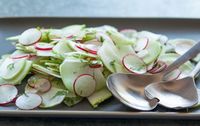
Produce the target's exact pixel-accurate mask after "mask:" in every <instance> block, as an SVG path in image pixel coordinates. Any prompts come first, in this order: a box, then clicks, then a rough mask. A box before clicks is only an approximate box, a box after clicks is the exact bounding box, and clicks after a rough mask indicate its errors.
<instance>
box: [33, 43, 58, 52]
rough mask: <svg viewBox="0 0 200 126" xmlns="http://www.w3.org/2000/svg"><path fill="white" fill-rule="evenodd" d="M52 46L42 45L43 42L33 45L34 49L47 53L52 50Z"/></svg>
mask: <svg viewBox="0 0 200 126" xmlns="http://www.w3.org/2000/svg"><path fill="white" fill-rule="evenodd" d="M53 47H54V46H53V45H52V44H49V43H43V42H38V43H36V44H35V49H37V50H41V51H49V50H52V49H53Z"/></svg>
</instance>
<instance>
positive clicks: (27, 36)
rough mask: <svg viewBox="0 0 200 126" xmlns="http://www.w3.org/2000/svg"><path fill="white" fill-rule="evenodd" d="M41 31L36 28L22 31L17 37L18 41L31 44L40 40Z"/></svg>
mask: <svg viewBox="0 0 200 126" xmlns="http://www.w3.org/2000/svg"><path fill="white" fill-rule="evenodd" d="M41 36H42V33H41V31H39V30H38V29H36V28H30V29H27V30H26V31H24V32H23V33H22V34H21V35H20V37H19V43H21V44H22V45H32V44H34V43H36V42H38V41H39V40H40V38H41Z"/></svg>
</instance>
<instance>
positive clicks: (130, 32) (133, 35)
mask: <svg viewBox="0 0 200 126" xmlns="http://www.w3.org/2000/svg"><path fill="white" fill-rule="evenodd" d="M120 33H121V34H123V35H124V36H126V37H128V38H130V39H132V38H134V39H135V38H136V37H137V31H136V30H135V29H122V30H121V31H120Z"/></svg>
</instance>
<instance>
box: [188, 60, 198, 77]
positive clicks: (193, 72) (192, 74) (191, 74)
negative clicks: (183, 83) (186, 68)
mask: <svg viewBox="0 0 200 126" xmlns="http://www.w3.org/2000/svg"><path fill="white" fill-rule="evenodd" d="M199 71H200V61H199V62H198V63H197V65H196V66H195V68H194V70H193V71H192V72H191V73H190V76H191V77H195V76H196V75H197V74H198V73H199Z"/></svg>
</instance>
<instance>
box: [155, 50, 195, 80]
mask: <svg viewBox="0 0 200 126" xmlns="http://www.w3.org/2000/svg"><path fill="white" fill-rule="evenodd" d="M178 57H180V55H179V54H176V53H167V54H164V55H161V56H160V57H159V59H158V60H159V61H163V62H165V63H166V64H167V65H169V64H171V63H172V62H174V61H175V60H176V59H177V58H178ZM193 69H194V65H193V64H192V63H191V62H190V61H188V62H186V63H184V64H183V65H181V66H180V67H179V70H181V75H180V76H179V78H183V77H185V76H187V75H189V73H190V72H191V71H192V70H193Z"/></svg>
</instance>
